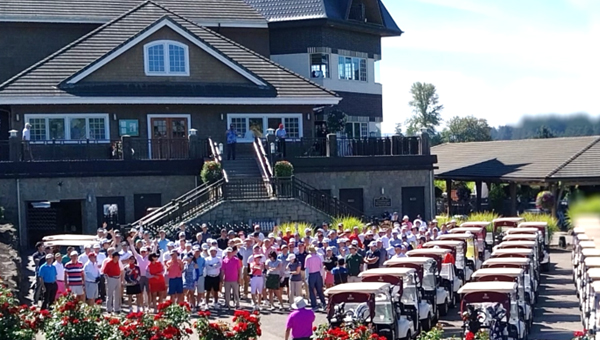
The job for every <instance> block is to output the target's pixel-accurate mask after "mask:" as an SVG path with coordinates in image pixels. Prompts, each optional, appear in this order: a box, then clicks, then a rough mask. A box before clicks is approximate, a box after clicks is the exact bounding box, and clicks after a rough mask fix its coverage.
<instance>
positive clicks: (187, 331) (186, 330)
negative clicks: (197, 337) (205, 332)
mask: <svg viewBox="0 0 600 340" xmlns="http://www.w3.org/2000/svg"><path fill="white" fill-rule="evenodd" d="M185 332H186V333H187V334H193V333H194V331H193V330H192V329H191V328H186V329H185Z"/></svg>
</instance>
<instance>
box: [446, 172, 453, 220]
mask: <svg viewBox="0 0 600 340" xmlns="http://www.w3.org/2000/svg"><path fill="white" fill-rule="evenodd" d="M446 203H447V204H448V216H452V180H451V179H447V180H446Z"/></svg>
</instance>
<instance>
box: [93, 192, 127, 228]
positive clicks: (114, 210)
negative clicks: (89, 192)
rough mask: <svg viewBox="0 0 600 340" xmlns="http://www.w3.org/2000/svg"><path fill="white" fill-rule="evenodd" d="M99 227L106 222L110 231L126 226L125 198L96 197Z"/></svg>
mask: <svg viewBox="0 0 600 340" xmlns="http://www.w3.org/2000/svg"><path fill="white" fill-rule="evenodd" d="M96 211H97V216H98V217H97V218H98V227H100V226H102V224H103V223H104V222H106V228H107V229H108V230H111V229H115V228H117V227H118V225H119V224H125V197H123V196H118V197H96Z"/></svg>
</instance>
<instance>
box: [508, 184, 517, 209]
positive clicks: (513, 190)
mask: <svg viewBox="0 0 600 340" xmlns="http://www.w3.org/2000/svg"><path fill="white" fill-rule="evenodd" d="M509 186H510V216H517V183H515V182H510V184H509Z"/></svg>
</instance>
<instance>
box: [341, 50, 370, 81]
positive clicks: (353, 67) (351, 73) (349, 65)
mask: <svg viewBox="0 0 600 340" xmlns="http://www.w3.org/2000/svg"><path fill="white" fill-rule="evenodd" d="M338 73H339V78H340V79H345V80H360V81H367V60H366V59H364V58H356V57H344V56H340V57H339V58H338Z"/></svg>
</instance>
